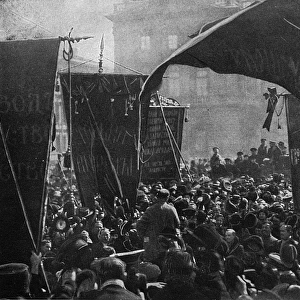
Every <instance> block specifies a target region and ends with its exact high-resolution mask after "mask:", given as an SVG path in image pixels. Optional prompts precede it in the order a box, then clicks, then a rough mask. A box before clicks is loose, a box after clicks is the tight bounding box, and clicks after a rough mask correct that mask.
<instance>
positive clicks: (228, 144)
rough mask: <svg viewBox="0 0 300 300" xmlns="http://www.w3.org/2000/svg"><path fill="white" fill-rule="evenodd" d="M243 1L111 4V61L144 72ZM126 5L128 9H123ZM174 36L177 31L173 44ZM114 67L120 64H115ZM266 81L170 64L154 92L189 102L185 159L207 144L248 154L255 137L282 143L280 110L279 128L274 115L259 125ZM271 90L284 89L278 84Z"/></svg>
mask: <svg viewBox="0 0 300 300" xmlns="http://www.w3.org/2000/svg"><path fill="white" fill-rule="evenodd" d="M249 3H250V1H230V0H224V1H222V0H205V1H203V0H198V1H194V0H190V1H189V0H181V1H177V0H176V1H175V0H174V1H168V0H164V1H160V0H152V1H148V0H145V1H142V0H140V1H130V0H124V1H123V2H122V3H120V4H117V5H115V11H114V14H112V15H110V16H108V18H109V19H110V20H112V21H113V34H114V41H115V60H116V61H119V62H122V64H124V65H127V66H130V67H131V68H132V69H134V70H137V71H139V72H142V73H144V74H149V73H151V71H152V70H153V69H154V68H155V67H156V66H157V65H159V64H160V63H162V62H163V61H164V60H165V59H166V58H167V57H168V56H169V55H170V54H171V53H172V52H173V51H174V50H175V49H176V48H178V47H179V46H180V45H182V44H184V43H185V42H187V41H188V40H189V37H188V36H189V35H191V34H193V33H195V32H196V31H197V30H199V29H200V28H201V27H202V26H203V25H205V24H207V23H209V22H212V21H214V20H216V19H219V18H223V17H226V16H229V15H231V14H233V13H234V12H237V11H239V10H240V9H241V8H242V7H243V6H245V5H249ZM128 7H129V8H130V9H126V8H128ZM172 36H173V37H172ZM174 36H177V44H176V38H174ZM174 40H175V45H174ZM175 46H176V47H175ZM119 71H120V72H121V69H116V72H119ZM123 71H124V70H123ZM272 86H274V84H272V83H268V82H263V81H261V80H256V79H253V78H249V77H246V76H241V75H234V74H232V75H222V74H217V73H215V72H213V71H212V70H210V69H198V68H193V67H187V66H178V65H175V66H170V67H169V68H168V70H167V72H166V73H165V76H164V79H163V84H162V87H161V89H160V93H161V94H163V95H164V96H166V97H170V98H174V99H176V100H178V101H179V102H180V103H181V104H182V105H187V104H190V109H189V112H188V119H189V122H187V123H185V126H184V127H185V129H184V134H183V146H182V153H183V156H184V157H185V158H186V159H187V160H190V159H194V158H197V157H198V158H200V157H209V156H211V154H212V147H213V146H219V147H220V148H221V153H222V155H224V156H226V157H227V156H229V157H232V158H234V157H235V156H236V152H237V151H240V150H242V151H244V152H246V153H249V152H250V151H249V149H250V148H251V147H255V146H256V147H258V146H259V144H260V139H261V138H266V139H267V140H275V141H280V140H282V141H284V142H285V143H286V144H287V131H286V123H285V114H284V110H283V113H282V114H281V116H280V117H279V119H280V125H281V127H282V129H280V130H278V117H277V116H276V115H275V114H274V116H276V117H274V122H273V124H272V127H271V130H270V132H268V131H267V130H266V129H262V125H263V123H264V120H265V118H266V116H267V114H266V107H267V102H266V100H265V98H264V97H263V93H265V92H266V91H267V87H272ZM277 90H278V92H282V91H284V90H283V88H281V87H278V88H277ZM281 101H282V100H281ZM279 104H281V103H279ZM278 110H280V107H279V106H278Z"/></svg>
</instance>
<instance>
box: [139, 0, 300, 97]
mask: <svg viewBox="0 0 300 300" xmlns="http://www.w3.org/2000/svg"><path fill="white" fill-rule="evenodd" d="M299 49H300V3H299V1H298V0H285V1H282V0H265V1H263V2H259V3H255V4H253V5H251V6H250V7H248V8H246V9H244V10H242V11H240V12H238V13H236V14H234V15H232V16H231V17H228V18H226V19H223V20H221V21H220V22H218V23H217V24H215V25H213V26H212V27H210V28H208V29H207V30H206V31H204V32H201V33H200V34H198V35H197V36H195V37H194V38H192V39H191V40H190V41H188V42H187V43H186V44H185V45H183V46H182V47H180V48H179V49H177V50H176V51H175V52H174V53H173V54H172V55H171V56H170V57H169V58H168V59H166V60H165V61H164V62H163V63H162V64H161V65H159V66H158V67H157V68H156V69H155V70H154V71H153V72H152V73H151V74H150V76H149V77H148V79H147V80H146V82H145V84H144V86H143V89H142V92H141V94H140V98H141V101H142V102H143V101H149V99H150V95H151V93H152V92H155V91H157V90H158V88H159V86H160V84H161V82H162V77H163V74H164V73H165V71H166V69H167V68H168V66H169V65H172V64H180V65H189V66H193V67H198V68H205V67H208V68H210V69H212V70H213V71H215V72H217V73H222V74H242V75H246V76H249V77H253V78H257V79H261V80H265V81H269V82H273V83H275V84H278V85H280V86H282V87H284V88H285V89H287V90H288V91H289V92H290V93H292V94H294V95H295V96H296V97H297V98H300V81H299V76H300V68H299V66H300V51H299Z"/></svg>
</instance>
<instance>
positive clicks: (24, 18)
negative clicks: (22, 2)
mask: <svg viewBox="0 0 300 300" xmlns="http://www.w3.org/2000/svg"><path fill="white" fill-rule="evenodd" d="M5 8H6V9H7V10H9V11H10V12H12V13H13V14H15V15H16V16H18V17H20V18H21V19H23V20H25V21H27V22H30V23H32V24H34V25H36V26H38V27H40V28H42V29H44V30H46V31H47V32H48V33H50V34H51V35H54V33H53V32H52V31H50V30H49V29H47V28H46V27H44V26H42V25H40V24H38V23H36V22H34V21H32V20H30V19H28V18H26V17H24V16H22V15H20V14H19V13H17V12H15V11H14V10H12V9H11V8H9V7H8V6H6V7H5Z"/></svg>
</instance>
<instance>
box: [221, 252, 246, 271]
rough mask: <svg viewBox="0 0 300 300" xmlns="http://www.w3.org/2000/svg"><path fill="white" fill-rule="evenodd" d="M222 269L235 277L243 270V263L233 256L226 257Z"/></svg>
mask: <svg viewBox="0 0 300 300" xmlns="http://www.w3.org/2000/svg"><path fill="white" fill-rule="evenodd" d="M224 267H225V271H226V272H228V273H229V274H232V275H235V276H238V275H242V274H243V273H244V269H245V266H244V263H243V261H242V260H241V259H240V258H238V257H237V256H235V255H229V256H228V257H226V259H225V263H224Z"/></svg>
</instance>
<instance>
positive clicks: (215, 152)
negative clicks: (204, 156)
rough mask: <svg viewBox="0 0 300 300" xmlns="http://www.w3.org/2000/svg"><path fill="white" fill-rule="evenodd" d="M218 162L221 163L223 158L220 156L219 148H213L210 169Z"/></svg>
mask: <svg viewBox="0 0 300 300" xmlns="http://www.w3.org/2000/svg"><path fill="white" fill-rule="evenodd" d="M218 161H219V162H220V163H223V158H222V156H221V154H220V149H219V147H213V155H212V157H211V158H210V161H209V163H210V167H211V168H212V167H214V166H215V165H216V163H217V162H218Z"/></svg>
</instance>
